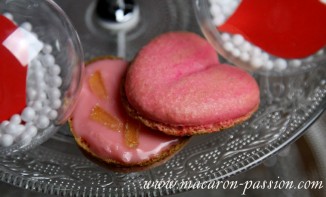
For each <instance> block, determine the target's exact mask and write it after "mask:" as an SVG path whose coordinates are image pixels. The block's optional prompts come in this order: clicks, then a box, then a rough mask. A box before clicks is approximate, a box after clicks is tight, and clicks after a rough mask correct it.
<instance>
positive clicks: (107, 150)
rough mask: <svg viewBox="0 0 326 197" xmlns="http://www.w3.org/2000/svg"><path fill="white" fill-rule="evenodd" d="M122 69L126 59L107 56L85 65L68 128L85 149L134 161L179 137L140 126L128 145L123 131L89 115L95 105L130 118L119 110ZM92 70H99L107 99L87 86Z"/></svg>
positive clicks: (156, 152)
mask: <svg viewBox="0 0 326 197" xmlns="http://www.w3.org/2000/svg"><path fill="white" fill-rule="evenodd" d="M126 69H127V62H125V61H123V60H109V59H105V60H99V61H96V62H93V63H91V64H90V65H88V66H87V67H86V74H85V78H84V81H83V86H82V92H81V95H80V97H79V99H78V102H77V106H76V108H75V110H74V112H73V114H72V120H73V121H72V128H73V133H74V136H75V137H76V138H82V139H83V140H84V141H86V142H87V144H88V145H89V149H90V150H91V151H92V152H93V153H95V154H96V155H97V156H99V157H101V158H102V159H110V160H114V161H118V162H120V163H126V164H138V163H142V162H144V161H148V160H150V159H152V158H153V157H155V156H158V155H159V154H160V153H161V152H162V151H166V150H167V149H169V148H170V147H172V146H174V145H176V144H178V143H179V142H180V138H177V137H172V136H167V135H165V134H161V133H157V132H153V131H152V130H151V129H148V128H145V127H144V128H143V130H141V131H140V134H139V145H138V146H137V148H129V147H127V146H126V144H125V142H124V137H123V132H117V131H113V130H110V129H108V128H107V127H105V126H103V125H101V124H99V123H97V122H95V121H92V120H91V119H90V113H91V110H92V109H93V107H94V106H95V105H99V106H100V107H101V108H103V109H105V111H106V112H108V113H110V114H111V115H113V116H115V117H116V118H118V119H119V120H120V121H122V122H124V123H125V122H127V121H133V120H132V119H131V118H129V116H128V115H127V114H126V113H125V111H124V110H123V108H122V104H121V101H120V84H121V78H122V76H123V75H124V73H125V71H126ZM96 71H100V72H101V75H102V78H103V81H104V84H105V87H106V90H107V93H108V99H107V100H103V99H102V100H101V99H99V98H98V97H97V96H96V95H95V94H93V92H92V91H91V89H90V87H89V84H88V79H89V77H90V75H91V74H93V73H95V72H96Z"/></svg>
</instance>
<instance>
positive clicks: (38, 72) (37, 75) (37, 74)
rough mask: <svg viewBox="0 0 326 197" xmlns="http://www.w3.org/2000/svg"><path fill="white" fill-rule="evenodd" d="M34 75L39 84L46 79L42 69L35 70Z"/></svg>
mask: <svg viewBox="0 0 326 197" xmlns="http://www.w3.org/2000/svg"><path fill="white" fill-rule="evenodd" d="M33 75H34V77H35V79H36V81H37V82H41V81H43V79H44V72H43V71H42V69H39V70H35V72H34V73H33Z"/></svg>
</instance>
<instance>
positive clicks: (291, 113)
mask: <svg viewBox="0 0 326 197" xmlns="http://www.w3.org/2000/svg"><path fill="white" fill-rule="evenodd" d="M56 2H57V3H58V4H59V5H60V6H61V7H62V8H63V9H64V10H65V11H66V13H67V15H68V16H69V17H70V19H71V20H72V23H73V24H74V25H75V27H76V29H77V31H78V33H79V35H80V38H81V42H82V43H83V46H84V50H85V57H86V59H87V60H90V59H92V58H94V57H97V56H102V55H109V54H110V55H119V49H121V46H123V47H122V48H123V49H125V53H123V52H122V53H121V50H120V55H121V56H124V57H126V58H127V59H129V60H131V59H132V58H133V57H134V55H135V54H136V52H137V51H138V50H139V48H140V47H141V46H143V45H144V43H146V42H147V41H148V40H150V39H151V38H152V37H154V36H156V35H158V34H160V33H163V32H165V31H172V30H187V31H193V32H196V33H199V32H200V30H199V27H198V26H197V22H196V19H195V16H194V11H193V8H192V6H191V4H189V3H188V1H185V0H165V1H159V0H156V1H154V0H152V1H145V0H139V1H137V3H138V6H139V13H140V20H139V22H138V24H137V25H136V26H135V27H133V28H132V29H131V30H130V31H123V32H121V31H118V32H112V31H110V30H107V29H105V28H102V27H101V28H100V27H99V28H98V27H97V26H96V25H95V24H92V23H93V22H94V21H93V20H92V14H91V13H92V12H93V9H94V5H93V4H94V1H87V0H81V1H74V3H72V2H73V1H65V0H57V1H56ZM156 8H159V9H156ZM154 10H155V11H154ZM158 24H159V25H158ZM121 33H122V34H123V35H122V37H123V41H124V43H122V45H121V43H120V45H119V43H118V42H117V40H118V38H119V37H120V38H121ZM325 64H326V62H323V63H321V64H320V65H319V66H316V67H314V68H313V69H311V70H309V71H305V72H301V73H299V74H296V75H286V76H263V75H255V77H256V79H257V81H258V83H259V85H260V88H261V105H260V108H259V110H258V112H257V113H255V115H254V116H253V117H252V118H251V119H250V120H248V121H246V122H245V123H243V124H241V125H239V126H237V127H234V128H232V129H227V130H225V131H222V132H217V133H215V134H208V135H201V136H196V137H193V138H191V141H190V142H189V144H188V145H187V146H186V147H185V148H184V149H183V150H181V151H180V152H179V153H178V154H177V155H175V156H174V157H173V158H172V159H170V160H168V161H167V162H165V163H164V164H162V165H160V166H157V167H155V168H152V169H149V170H145V171H140V172H133V173H120V172H114V171H110V170H108V169H105V168H102V167H100V166H98V165H96V164H95V163H93V162H91V161H90V160H88V159H87V158H86V157H84V155H83V154H82V153H81V152H80V150H79V149H78V147H77V145H76V144H75V142H74V139H73V137H72V136H71V134H70V132H69V127H68V126H67V125H65V126H64V127H62V128H61V129H60V130H59V132H58V133H57V134H56V135H55V136H54V137H53V138H51V139H50V140H48V141H47V142H46V143H44V144H42V145H40V146H39V147H37V148H35V149H33V150H29V151H27V152H23V153H18V154H15V155H11V156H0V178H1V181H3V182H6V183H9V184H12V185H14V186H17V187H21V188H24V189H28V190H33V191H37V192H42V193H46V194H54V195H59V196H164V195H169V194H176V193H180V192H184V191H185V190H186V189H183V188H177V187H173V188H165V187H163V188H161V189H154V188H151V189H145V188H143V186H144V183H145V181H160V180H165V181H166V180H171V181H172V180H173V181H179V182H181V181H192V182H196V181H201V182H204V181H214V180H223V179H226V178H228V177H230V176H233V175H236V174H239V173H241V172H244V171H247V170H249V169H251V168H253V167H255V166H257V165H258V164H260V163H261V162H262V161H264V160H265V159H267V158H269V157H270V156H272V155H274V154H275V153H277V152H278V151H280V150H281V149H283V148H284V147H285V146H287V145H289V144H291V143H292V142H294V141H295V140H296V139H298V138H299V137H300V136H301V135H302V134H303V133H304V132H305V130H306V129H307V128H308V127H309V126H310V125H311V124H312V123H313V122H314V121H315V120H316V119H317V118H318V116H319V115H320V114H321V113H322V112H323V111H324V109H325V108H326V65H325Z"/></svg>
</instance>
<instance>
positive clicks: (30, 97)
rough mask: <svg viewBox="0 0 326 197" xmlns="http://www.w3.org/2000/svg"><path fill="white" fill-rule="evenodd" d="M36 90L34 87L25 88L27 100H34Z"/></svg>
mask: <svg viewBox="0 0 326 197" xmlns="http://www.w3.org/2000/svg"><path fill="white" fill-rule="evenodd" d="M36 95H37V92H36V90H35V89H34V88H31V87H28V88H27V97H28V100H34V99H35V98H36Z"/></svg>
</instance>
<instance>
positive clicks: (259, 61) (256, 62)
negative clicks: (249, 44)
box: [250, 57, 263, 69]
mask: <svg viewBox="0 0 326 197" xmlns="http://www.w3.org/2000/svg"><path fill="white" fill-rule="evenodd" d="M250 63H251V65H252V67H253V68H255V69H258V68H260V67H261V66H262V65H263V61H262V59H260V58H258V57H253V58H252V59H251V61H250Z"/></svg>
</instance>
